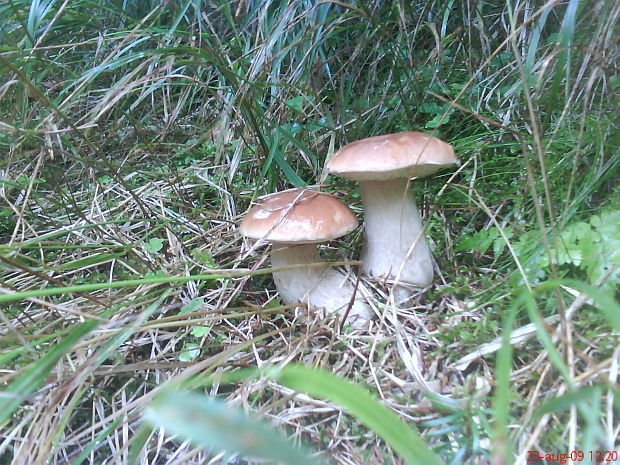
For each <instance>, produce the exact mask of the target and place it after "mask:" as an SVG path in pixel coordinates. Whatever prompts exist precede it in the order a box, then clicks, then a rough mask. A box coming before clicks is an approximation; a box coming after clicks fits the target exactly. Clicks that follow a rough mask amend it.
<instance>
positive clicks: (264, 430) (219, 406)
mask: <svg viewBox="0 0 620 465" xmlns="http://www.w3.org/2000/svg"><path fill="white" fill-rule="evenodd" d="M144 418H145V419H146V421H147V422H149V423H150V424H151V425H153V426H156V427H161V428H164V429H165V430H166V431H167V432H169V433H173V434H175V435H178V436H180V437H181V438H182V439H189V440H191V442H192V443H194V444H196V445H199V446H201V447H204V448H205V449H207V448H214V449H217V450H218V451H228V452H235V453H238V454H241V455H243V456H244V457H257V458H261V459H264V460H269V461H273V462H277V463H282V464H288V465H317V464H319V463H320V462H319V461H318V460H316V459H312V458H310V457H309V456H308V454H307V453H306V452H304V451H302V450H301V449H298V448H297V447H295V446H293V445H292V444H291V442H290V441H289V440H287V439H285V438H283V437H282V436H280V435H279V434H278V433H277V432H276V431H274V430H273V429H272V428H269V427H268V426H266V425H264V424H263V423H262V422H259V421H258V420H255V419H253V418H250V417H248V416H246V415H245V414H244V413H242V412H241V411H239V410H238V409H236V408H233V407H231V406H230V405H228V404H226V403H225V402H223V401H220V400H216V399H211V398H208V397H205V396H203V395H199V394H196V393H192V392H182V391H168V392H166V393H164V394H162V395H161V396H159V397H157V398H156V399H155V400H153V402H152V403H151V404H150V405H149V407H148V408H147V409H146V411H145V413H144Z"/></svg>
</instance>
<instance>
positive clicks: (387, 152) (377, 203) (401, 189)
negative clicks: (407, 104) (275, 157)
mask: <svg viewBox="0 0 620 465" xmlns="http://www.w3.org/2000/svg"><path fill="white" fill-rule="evenodd" d="M456 163H458V159H457V158H456V156H455V155H454V150H453V149H452V146H451V145H449V144H447V143H445V142H443V141H442V140H440V139H437V138H436V137H432V136H430V135H428V134H423V133H420V132H402V133H397V134H388V135H383V136H375V137H369V138H367V139H362V140H359V141H356V142H352V143H350V144H347V145H345V146H344V147H342V148H341V149H340V150H338V152H336V153H335V154H334V156H333V157H332V158H331V159H330V160H329V161H328V162H327V165H326V167H327V171H328V172H330V173H332V174H336V175H339V176H342V177H345V178H347V179H351V180H355V181H360V190H361V193H362V202H363V204H364V230H365V237H366V241H365V246H364V250H363V252H362V258H361V259H362V261H363V262H364V271H365V273H367V274H368V275H370V276H373V277H376V278H379V279H382V280H386V279H387V280H393V279H395V278H397V281H398V283H397V284H396V286H395V288H394V295H395V297H396V299H397V300H398V301H399V302H402V301H404V300H406V299H407V298H409V297H410V296H411V295H412V293H413V289H414V288H420V287H426V286H428V285H430V284H431V282H432V280H433V262H432V256H431V253H430V250H429V248H428V245H427V244H426V241H425V240H424V227H423V225H422V221H421V219H420V214H419V212H418V208H417V206H416V204H415V201H414V200H413V198H412V197H411V195H410V193H409V192H407V186H408V182H409V179H411V178H423V177H426V176H430V175H431V174H433V173H434V172H435V171H437V170H439V169H441V168H444V167H446V166H449V165H454V164H456Z"/></svg>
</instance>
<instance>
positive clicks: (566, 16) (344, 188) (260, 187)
mask: <svg viewBox="0 0 620 465" xmlns="http://www.w3.org/2000/svg"><path fill="white" fill-rule="evenodd" d="M619 17H620V3H618V2H617V1H613V0H596V1H595V0H592V1H587V0H567V1H564V2H560V1H556V0H549V1H547V2H542V1H535V0H525V1H510V0H506V1H504V2H477V1H472V0H466V1H463V2H455V1H454V0H428V1H422V2H406V1H402V0H395V1H387V2H384V1H371V2H364V1H361V0H353V1H352V2H314V1H309V0H280V1H275V0H274V1H271V0H261V1H257V0H246V1H243V2H226V1H225V0H214V1H211V2H204V1H201V0H194V1H189V0H187V1H175V2H172V1H170V2H156V1H137V0H123V1H120V0H102V1H99V2H92V1H88V0H66V1H62V2H60V1H55V0H30V1H26V0H9V1H5V2H2V3H0V347H1V352H0V361H1V364H0V366H1V368H2V372H1V379H0V383H1V384H0V385H1V386H2V390H3V392H2V394H1V395H0V407H1V408H0V463H13V464H65V463H67V464H68V463H70V464H81V463H93V464H101V463H117V464H129V463H140V464H163V463H166V464H194V463H195V464H199V463H201V464H202V463H209V464H220V463H221V464H223V463H230V464H232V463H254V459H253V458H252V457H259V458H260V457H263V458H265V459H268V460H272V461H280V462H283V463H292V462H296V463H316V462H315V458H317V457H318V458H317V460H324V461H326V462H328V463H338V464H382V463H405V462H406V463H439V462H440V461H443V462H444V463H454V464H485V463H494V464H511V463H515V464H520V463H525V462H526V461H532V460H534V459H536V457H537V454H540V456H541V457H542V458H541V460H539V461H538V462H537V463H558V462H559V463H563V462H561V460H564V459H565V458H562V457H561V456H560V455H558V454H570V453H571V452H573V453H574V454H576V453H577V452H582V453H583V455H582V456H581V460H579V462H580V463H582V462H585V463H587V462H588V461H589V462H592V463H594V462H597V461H598V462H602V461H604V460H609V461H608V463H610V462H611V461H613V459H614V457H613V452H612V451H616V450H617V448H618V444H619V438H618V436H619V434H620V433H619V432H620V419H619V410H618V396H619V395H620V393H619V391H618V381H617V377H618V364H619V362H620V349H619V348H618V332H619V331H620V316H619V315H620V306H619V304H618V302H617V296H618V282H619V280H620V271H619V269H620V253H619V250H620V188H619V187H618V184H617V180H618V178H619V175H620V173H619V169H618V167H619V165H620V156H619V155H618V148H619V139H620V135H619V134H620V132H619V131H618V126H617V118H616V115H617V113H618V99H617V96H618V90H619V87H620V75H619V74H618V51H619V50H620V48H619V47H618V34H617V32H618V27H619V25H618V18H619ZM405 130H422V131H426V132H429V133H433V134H435V135H437V136H439V137H441V138H442V139H444V140H446V141H448V142H450V143H451V144H453V146H454V147H455V151H456V153H457V154H458V156H459V157H460V159H461V162H462V163H461V165H460V166H459V167H458V169H457V170H455V171H454V172H445V173H440V174H439V175H438V176H436V177H434V178H432V179H429V180H424V181H415V182H413V186H414V189H415V190H416V198H417V199H418V200H419V205H420V207H421V211H422V213H423V216H424V219H425V222H426V224H427V234H428V237H429V242H430V243H431V244H432V248H433V250H434V252H433V253H434V257H435V259H436V262H437V270H438V276H437V279H436V283H435V285H434V286H432V287H431V288H430V289H427V290H426V291H425V292H424V293H421V295H420V298H419V299H418V301H417V303H416V304H415V305H413V306H411V307H408V308H398V307H395V306H394V305H390V304H389V301H388V299H387V294H388V290H387V289H386V288H385V287H382V286H381V285H374V287H373V289H374V291H375V296H374V301H373V304H374V307H375V309H376V311H377V313H378V314H379V315H381V318H378V319H377V321H376V322H375V323H374V324H373V326H372V327H371V328H370V330H369V331H352V330H350V329H349V328H345V329H344V330H342V331H341V330H340V329H339V323H338V321H337V320H336V319H335V318H333V317H330V318H325V317H321V316H319V315H309V316H306V317H303V312H300V311H299V310H296V309H294V308H290V306H284V305H282V304H281V302H280V301H279V299H278V297H277V294H276V292H275V286H274V284H273V281H272V279H271V275H270V270H269V262H268V259H267V252H268V251H267V249H266V248H264V247H259V248H258V249H256V248H252V247H251V246H250V244H246V243H244V242H243V240H242V239H241V237H240V235H239V233H238V231H237V227H236V225H237V224H238V222H239V220H240V218H241V216H242V215H243V214H244V212H245V211H246V210H247V208H248V207H249V205H250V203H251V202H252V201H253V200H254V199H256V198H257V197H258V196H260V195H263V194H267V193H270V192H273V191H276V190H281V189H285V188H289V187H292V186H306V185H318V186H320V188H321V189H323V190H325V191H329V192H332V193H334V194H335V195H337V196H339V197H341V198H342V199H343V200H345V201H346V202H347V203H349V204H350V205H352V208H353V209H354V211H355V212H356V213H358V214H359V215H360V217H361V215H362V211H361V204H360V201H359V192H358V191H357V187H356V185H355V183H350V182H347V181H343V180H341V179H335V178H334V179H332V178H326V175H325V173H324V172H323V165H324V162H325V159H326V158H327V157H328V156H329V155H330V154H332V153H333V152H334V151H335V150H337V149H338V147H340V146H342V145H344V144H345V143H347V142H350V141H353V140H357V139H361V138H364V137H368V136H371V135H378V134H383V133H391V132H397V131H405ZM361 246H362V234H361V230H359V231H356V232H355V233H353V234H352V235H350V236H349V237H348V238H346V239H344V240H341V241H340V242H337V243H334V244H331V245H330V247H328V248H326V249H325V250H324V254H325V255H326V256H327V257H329V258H330V259H331V260H333V261H344V262H348V261H350V260H355V259H356V258H357V257H358V256H359V252H360V249H361ZM344 266H345V267H347V268H349V269H352V271H355V268H354V267H352V266H351V265H348V264H345V265H344ZM369 285H371V284H369ZM293 363H295V364H301V365H305V366H306V368H305V370H312V369H314V368H322V369H323V370H326V371H329V372H332V373H334V374H337V375H338V376H339V377H340V378H347V379H349V380H350V381H353V382H355V383H356V384H357V386H354V387H351V385H349V384H339V383H345V382H344V381H343V380H342V379H340V380H338V379H336V378H334V379H332V378H328V377H327V376H326V375H325V377H323V375H324V374H316V373H318V372H314V371H304V368H303V367H299V366H298V365H292V364H293ZM289 364H290V367H288V368H287V365H289ZM289 368H290V369H289ZM287 369H289V371H286V370H287ZM270 370H275V371H270ZM278 370H284V371H278ZM320 373H322V372H320ZM173 387H176V388H177V389H180V390H179V391H174V390H173ZM358 388H359V389H362V391H363V392H366V390H369V391H371V392H372V393H373V394H372V396H374V397H375V398H377V399H379V400H380V403H381V404H383V405H379V404H377V405H375V404H374V403H373V402H374V401H373V400H372V399H370V397H368V398H367V397H366V394H363V393H362V391H358V390H357V389H358ZM339 389H342V390H343V392H344V394H342V395H341V394H339V393H340V392H341V391H339ZM188 391H189V392H188ZM175 392H176V394H175ZM347 393H349V394H348V395H347ZM198 394H200V395H198ZM206 395H208V396H210V397H212V398H216V401H215V402H216V403H212V402H211V401H209V400H207V399H206V398H205V396H206ZM311 396H313V397H311ZM153 399H155V400H153ZM175 399H178V401H177V402H176V404H177V405H175ZM217 399H219V400H220V401H226V403H217ZM360 399H363V401H361V400H360ZM360 403H361V404H362V405H360ZM171 404H172V406H171ZM192 406H195V408H192ZM233 408H236V409H241V410H245V411H246V413H248V414H250V415H251V416H252V417H261V418H262V419H263V420H265V421H267V422H269V423H271V424H272V427H275V428H278V429H279V433H280V435H275V436H274V435H273V431H270V430H269V428H266V427H265V426H264V425H262V424H259V423H257V422H256V421H255V420H253V419H250V418H249V417H247V416H243V415H240V414H238V412H236V411H233V410H231V409H233ZM382 408H383V409H387V410H381V409H382ZM386 411H387V413H385V412H386ZM145 412H146V414H145ZM373 412H374V413H376V414H377V415H378V417H380V418H382V419H383V421H377V419H376V417H373V414H374V413H373ZM382 412H383V413H382ZM393 414H395V415H393ZM213 418H217V419H218V421H217V422H213ZM373 418H374V419H373ZM209 425H212V426H209ZM213 425H214V426H213ZM231 425H232V426H231ZM234 425H237V426H234ZM226 428H231V429H226ZM222 431H229V434H222ZM416 431H417V432H416ZM235 434H237V436H238V437H237V439H238V441H232V442H231V441H230V439H231V435H232V436H233V438H234V437H235ZM281 435H284V436H286V437H288V438H289V440H288V441H285V442H284V443H282V442H278V441H281V439H279V437H280V436H281ZM418 437H421V438H422V439H421V440H419V439H418ZM291 443H293V444H295V445H297V444H298V443H304V444H305V446H304V447H306V448H307V449H306V451H305V452H300V451H299V450H297V449H295V448H293V449H290V450H289V447H288V446H285V445H282V444H288V445H290V444H291ZM278 444H280V445H281V447H280V446H277V445H278ZM276 449H277V450H278V451H279V452H278V454H276V453H275V452H274V450H276ZM310 450H313V451H316V453H315V455H316V457H314V458H312V457H310V452H308V451H310ZM412 451H413V452H412ZM597 451H602V453H603V455H600V454H599V455H597V454H598V453H597ZM604 451H610V453H609V454H607V455H605V452H604ZM240 454H241V455H240ZM547 454H555V455H547ZM576 459H579V456H578V455H574V456H573V460H576Z"/></svg>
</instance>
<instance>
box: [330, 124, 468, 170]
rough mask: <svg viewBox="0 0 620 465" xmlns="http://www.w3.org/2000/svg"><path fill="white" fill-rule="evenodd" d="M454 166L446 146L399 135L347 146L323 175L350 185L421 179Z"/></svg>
mask: <svg viewBox="0 0 620 465" xmlns="http://www.w3.org/2000/svg"><path fill="white" fill-rule="evenodd" d="M456 163H458V158H456V156H455V155H454V149H453V148H452V146H451V145H450V144H447V143H446V142H444V141H442V140H441V139H437V138H436V137H433V136H431V135H428V134H423V133H421V132H413V131H412V132H399V133H396V134H386V135H383V136H375V137H368V138H366V139H362V140H358V141H355V142H351V143H350V144H347V145H345V146H344V147H342V148H341V149H340V150H338V151H337V152H336V153H335V154H334V156H333V157H332V158H331V159H330V160H329V161H328V162H327V165H326V166H327V171H328V172H330V173H333V174H337V175H339V176H342V177H344V178H347V179H351V180H354V181H385V180H388V179H394V178H423V177H426V176H430V175H431V174H433V173H434V172H435V171H437V170H440V169H441V168H444V167H446V166H450V165H454V164H456Z"/></svg>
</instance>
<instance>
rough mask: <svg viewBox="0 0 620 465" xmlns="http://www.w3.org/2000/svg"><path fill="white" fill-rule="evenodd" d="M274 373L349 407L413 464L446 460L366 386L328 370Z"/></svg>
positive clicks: (431, 464) (301, 389)
mask: <svg viewBox="0 0 620 465" xmlns="http://www.w3.org/2000/svg"><path fill="white" fill-rule="evenodd" d="M273 376H274V377H275V378H276V379H277V380H278V381H279V382H280V383H282V384H284V385H285V386H288V387H289V388H291V389H294V390H296V391H298V392H304V393H307V394H309V395H312V396H318V397H323V398H325V399H328V400H329V401H331V402H335V403H336V404H338V405H341V406H342V407H344V408H345V409H347V410H348V411H349V412H350V413H351V414H352V415H353V416H354V417H356V418H357V419H359V420H360V421H361V422H362V423H364V424H365V425H366V426H367V427H368V428H370V429H371V430H372V431H374V432H375V433H376V434H377V435H378V436H379V437H381V438H382V439H383V440H384V441H385V442H386V443H387V444H389V445H390V446H391V447H392V448H393V449H394V450H395V451H396V452H397V453H398V454H400V455H401V456H402V457H403V458H404V459H405V461H406V462H407V463H409V464H420V465H439V464H441V463H443V462H442V460H441V459H440V458H439V457H438V456H437V455H436V454H435V453H434V452H432V451H431V450H430V449H429V448H428V447H427V446H426V444H425V443H424V441H422V439H421V438H420V436H419V435H418V433H417V431H416V430H415V428H413V427H412V426H410V425H407V424H405V423H404V422H403V421H402V420H401V419H400V418H399V417H398V416H397V415H396V414H395V413H394V412H392V411H391V410H390V409H389V408H387V407H386V406H384V405H381V404H380V403H379V402H378V401H377V399H376V398H375V397H374V396H373V395H372V394H371V393H370V392H369V391H367V390H366V389H365V388H363V387H362V386H359V385H358V384H355V383H353V382H351V381H348V380H345V379H342V378H339V377H337V376H335V375H333V374H331V373H328V372H326V371H324V370H318V369H314V368H308V367H305V366H301V365H289V366H286V367H284V368H283V369H282V370H281V371H277V372H274V373H273Z"/></svg>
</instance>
